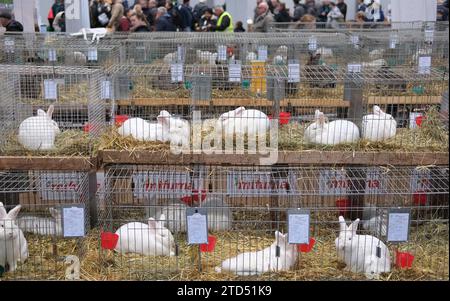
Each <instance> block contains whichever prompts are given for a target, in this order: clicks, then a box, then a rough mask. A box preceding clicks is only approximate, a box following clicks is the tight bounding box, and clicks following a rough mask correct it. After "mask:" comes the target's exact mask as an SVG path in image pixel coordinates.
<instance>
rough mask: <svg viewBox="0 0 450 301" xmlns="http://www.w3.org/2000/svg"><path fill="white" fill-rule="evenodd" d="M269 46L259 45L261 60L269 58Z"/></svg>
mask: <svg viewBox="0 0 450 301" xmlns="http://www.w3.org/2000/svg"><path fill="white" fill-rule="evenodd" d="M267 55H268V53H267V46H266V45H261V46H259V47H258V60H259V61H266V60H267Z"/></svg>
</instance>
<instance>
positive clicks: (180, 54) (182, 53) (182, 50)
mask: <svg viewBox="0 0 450 301" xmlns="http://www.w3.org/2000/svg"><path fill="white" fill-rule="evenodd" d="M185 53H186V50H185V48H184V46H181V45H178V46H177V60H178V61H179V62H184V58H185Z"/></svg>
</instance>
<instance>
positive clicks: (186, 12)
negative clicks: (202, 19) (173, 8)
mask: <svg viewBox="0 0 450 301" xmlns="http://www.w3.org/2000/svg"><path fill="white" fill-rule="evenodd" d="M189 3H190V0H183V4H181V5H180V6H178V11H179V12H180V16H181V21H182V23H181V24H182V25H181V30H182V31H186V32H189V31H192V25H193V24H194V13H193V12H192V7H191V6H190V5H189Z"/></svg>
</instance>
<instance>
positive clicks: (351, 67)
mask: <svg viewBox="0 0 450 301" xmlns="http://www.w3.org/2000/svg"><path fill="white" fill-rule="evenodd" d="M347 71H348V72H349V73H361V64H348V65H347Z"/></svg>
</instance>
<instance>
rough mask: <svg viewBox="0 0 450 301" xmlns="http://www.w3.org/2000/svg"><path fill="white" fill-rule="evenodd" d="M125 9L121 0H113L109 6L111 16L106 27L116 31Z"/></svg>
mask: <svg viewBox="0 0 450 301" xmlns="http://www.w3.org/2000/svg"><path fill="white" fill-rule="evenodd" d="M124 13H125V9H124V8H123V5H122V0H113V1H112V6H111V18H110V19H109V23H108V25H107V26H106V28H109V29H110V30H111V32H114V31H118V30H119V26H120V20H121V19H122V17H123V16H124Z"/></svg>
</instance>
